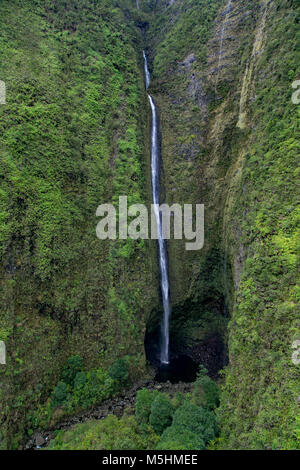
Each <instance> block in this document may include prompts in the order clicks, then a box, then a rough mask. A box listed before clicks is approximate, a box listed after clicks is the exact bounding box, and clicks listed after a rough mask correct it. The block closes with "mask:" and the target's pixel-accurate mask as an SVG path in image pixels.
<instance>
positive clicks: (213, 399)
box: [193, 368, 220, 410]
mask: <svg viewBox="0 0 300 470" xmlns="http://www.w3.org/2000/svg"><path fill="white" fill-rule="evenodd" d="M206 373H207V370H206V369H204V368H202V369H201V370H200V371H199V373H198V375H197V379H196V381H195V383H194V386H193V401H194V403H195V404H196V405H199V406H202V407H205V408H208V409H210V410H212V409H214V408H217V407H218V406H219V404H220V389H219V387H218V385H217V384H216V382H214V381H213V380H212V379H211V378H210V377H208V375H206Z"/></svg>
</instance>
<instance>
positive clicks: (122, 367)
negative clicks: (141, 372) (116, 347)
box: [108, 358, 129, 385]
mask: <svg viewBox="0 0 300 470" xmlns="http://www.w3.org/2000/svg"><path fill="white" fill-rule="evenodd" d="M108 374H109V376H110V377H111V378H112V379H113V380H116V381H117V382H119V383H120V384H121V385H125V384H126V382H127V379H128V376H129V364H128V360H126V359H124V358H119V359H117V360H116V361H115V362H114V363H113V364H112V365H111V366H110V368H109V369H108Z"/></svg>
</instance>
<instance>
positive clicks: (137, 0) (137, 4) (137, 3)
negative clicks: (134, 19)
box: [136, 0, 140, 10]
mask: <svg viewBox="0 0 300 470" xmlns="http://www.w3.org/2000/svg"><path fill="white" fill-rule="evenodd" d="M136 7H137V9H138V10H139V9H140V4H139V0H136Z"/></svg>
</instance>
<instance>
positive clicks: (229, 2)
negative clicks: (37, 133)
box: [217, 0, 232, 79]
mask: <svg viewBox="0 0 300 470" xmlns="http://www.w3.org/2000/svg"><path fill="white" fill-rule="evenodd" d="M231 2H232V0H229V1H228V3H227V6H226V9H225V11H224V15H225V18H224V21H223V24H222V30H221V38H220V50H219V61H218V75H219V71H220V65H221V60H222V55H223V43H224V34H225V29H226V24H227V22H226V19H227V15H228V13H230V11H231ZM217 79H218V77H217Z"/></svg>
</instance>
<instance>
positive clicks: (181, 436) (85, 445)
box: [49, 370, 218, 450]
mask: <svg viewBox="0 0 300 470" xmlns="http://www.w3.org/2000/svg"><path fill="white" fill-rule="evenodd" d="M200 379H201V380H202V382H201V383H200ZM205 379H206V381H205ZM209 382H211V383H213V384H214V387H215V390H218V387H217V385H216V384H215V383H214V382H213V381H211V379H209V378H208V377H207V376H206V375H205V370H202V371H201V374H200V375H199V379H198V380H197V381H196V382H195V384H194V386H193V393H192V395H190V394H187V395H184V394H177V395H176V396H175V397H174V398H173V399H170V397H169V396H168V395H167V394H165V393H162V392H159V391H157V390H155V391H153V392H152V391H150V390H147V389H142V390H140V391H138V393H137V397H136V407H135V417H134V416H132V415H130V413H131V411H132V410H129V409H128V410H127V412H125V414H124V415H123V416H122V417H121V418H120V419H118V418H116V417H115V416H113V415H109V416H108V417H107V418H105V419H103V420H100V421H87V422H86V423H84V424H79V425H76V426H74V427H73V428H71V429H70V430H68V431H59V432H58V433H57V434H56V437H55V439H54V440H53V441H52V442H51V443H50V445H49V449H52V450H78V449H106V450H112V449H120V450H130V449H139V450H149V449H158V450H160V449H165V450H172V449H175V450H176V449H178V450H197V449H198V450H203V449H206V448H207V446H208V444H209V443H210V442H211V441H212V440H213V439H214V438H215V437H216V436H217V434H218V428H217V424H216V416H215V409H213V408H212V401H211V396H208V395H207V398H206V399H205V398H204V399H203V400H202V406H198V405H197V403H196V402H195V400H194V396H195V394H197V393H200V391H202V392H203V393H202V395H201V396H202V397H204V396H205V393H204V391H205V390H207V386H206V385H207V383H209Z"/></svg>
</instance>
